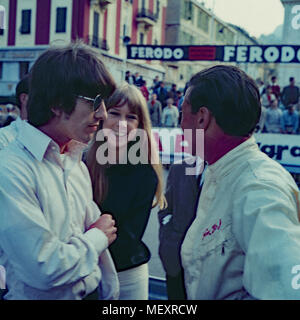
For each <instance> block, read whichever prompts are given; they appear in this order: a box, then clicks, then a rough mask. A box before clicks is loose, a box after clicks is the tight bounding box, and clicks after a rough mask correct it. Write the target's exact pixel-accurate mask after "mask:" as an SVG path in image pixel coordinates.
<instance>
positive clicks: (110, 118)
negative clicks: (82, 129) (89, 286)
mask: <svg viewBox="0 0 300 320" xmlns="http://www.w3.org/2000/svg"><path fill="white" fill-rule="evenodd" d="M106 105H107V119H106V120H104V121H103V123H101V124H100V127H99V130H98V133H97V134H96V135H95V137H94V140H93V142H92V144H91V146H90V148H89V150H88V152H87V157H86V162H87V166H88V169H89V172H90V175H91V179H92V184H93V192H94V200H95V202H96V203H97V205H98V206H99V207H100V209H101V211H102V212H106V213H110V214H112V216H113V217H114V219H115V221H116V226H117V229H118V237H117V240H116V241H115V242H114V243H113V244H112V245H111V246H110V248H109V249H110V252H111V255H112V257H113V260H114V262H115V265H116V269H117V271H118V277H119V281H120V299H121V300H147V299H148V278H149V274H148V264H147V263H148V261H149V259H150V251H149V249H148V248H147V246H146V245H145V243H144V242H143V241H142V237H143V235H144V232H145V229H146V226H147V223H148V220H149V215H150V212H151V209H152V208H153V207H154V206H156V205H159V207H160V208H164V207H165V206H166V200H165V197H164V195H163V181H162V166H161V164H160V163H159V161H158V151H157V148H156V147H155V143H154V139H153V137H152V133H151V120H150V117H149V112H148V108H147V104H146V100H145V98H144V97H143V95H142V93H141V92H140V90H139V89H138V88H136V87H135V86H133V85H129V84H124V85H122V86H120V87H119V88H117V89H116V90H115V92H114V93H113V94H112V96H111V97H110V98H109V99H108V101H107V103H106ZM139 133H142V134H141V135H139ZM138 137H139V138H140V139H139V141H138V142H135V141H134V140H137V138H138ZM142 140H143V141H142ZM141 142H144V143H141ZM138 143H140V144H139V146H140V148H139V150H138V153H135V155H136V157H138V156H137V154H139V155H140V157H141V158H143V161H140V162H142V163H140V162H138V161H135V160H136V159H133V161H132V158H134V157H130V154H131V155H132V152H131V150H130V149H131V148H133V147H136V145H137V144H138ZM105 145H108V153H110V152H113V154H114V157H111V158H109V157H108V158H109V159H110V160H111V161H109V162H108V163H106V164H104V161H103V160H104V158H105V153H104V152H101V150H104V149H105V148H104V147H105ZM135 150H136V148H135Z"/></svg>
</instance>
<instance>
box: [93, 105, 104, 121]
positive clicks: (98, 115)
mask: <svg viewBox="0 0 300 320" xmlns="http://www.w3.org/2000/svg"><path fill="white" fill-rule="evenodd" d="M94 117H95V118H97V119H98V120H106V119H107V111H106V106H105V103H104V101H102V102H101V104H100V106H99V108H98V109H97V110H96V111H95V115H94Z"/></svg>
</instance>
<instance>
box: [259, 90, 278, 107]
mask: <svg viewBox="0 0 300 320" xmlns="http://www.w3.org/2000/svg"><path fill="white" fill-rule="evenodd" d="M275 99H276V96H275V95H274V94H273V93H272V87H271V86H267V88H266V92H265V93H264V94H263V95H262V96H261V104H262V105H263V106H264V107H265V108H269V107H270V104H271V101H274V100H275Z"/></svg>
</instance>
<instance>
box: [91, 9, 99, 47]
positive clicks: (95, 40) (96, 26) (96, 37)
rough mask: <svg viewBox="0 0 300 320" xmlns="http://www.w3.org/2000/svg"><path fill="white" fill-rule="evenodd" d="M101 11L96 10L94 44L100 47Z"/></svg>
mask: <svg viewBox="0 0 300 320" xmlns="http://www.w3.org/2000/svg"><path fill="white" fill-rule="evenodd" d="M98 38H99V13H98V12H96V11H94V25H93V42H92V46H94V47H97V48H98V47H99V43H98V41H99V39H98Z"/></svg>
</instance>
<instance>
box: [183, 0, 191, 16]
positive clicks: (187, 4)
mask: <svg viewBox="0 0 300 320" xmlns="http://www.w3.org/2000/svg"><path fill="white" fill-rule="evenodd" d="M193 9H194V8H193V4H192V2H191V1H190V0H186V1H184V5H183V10H182V18H183V19H185V20H191V21H193V20H194V10H193Z"/></svg>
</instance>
